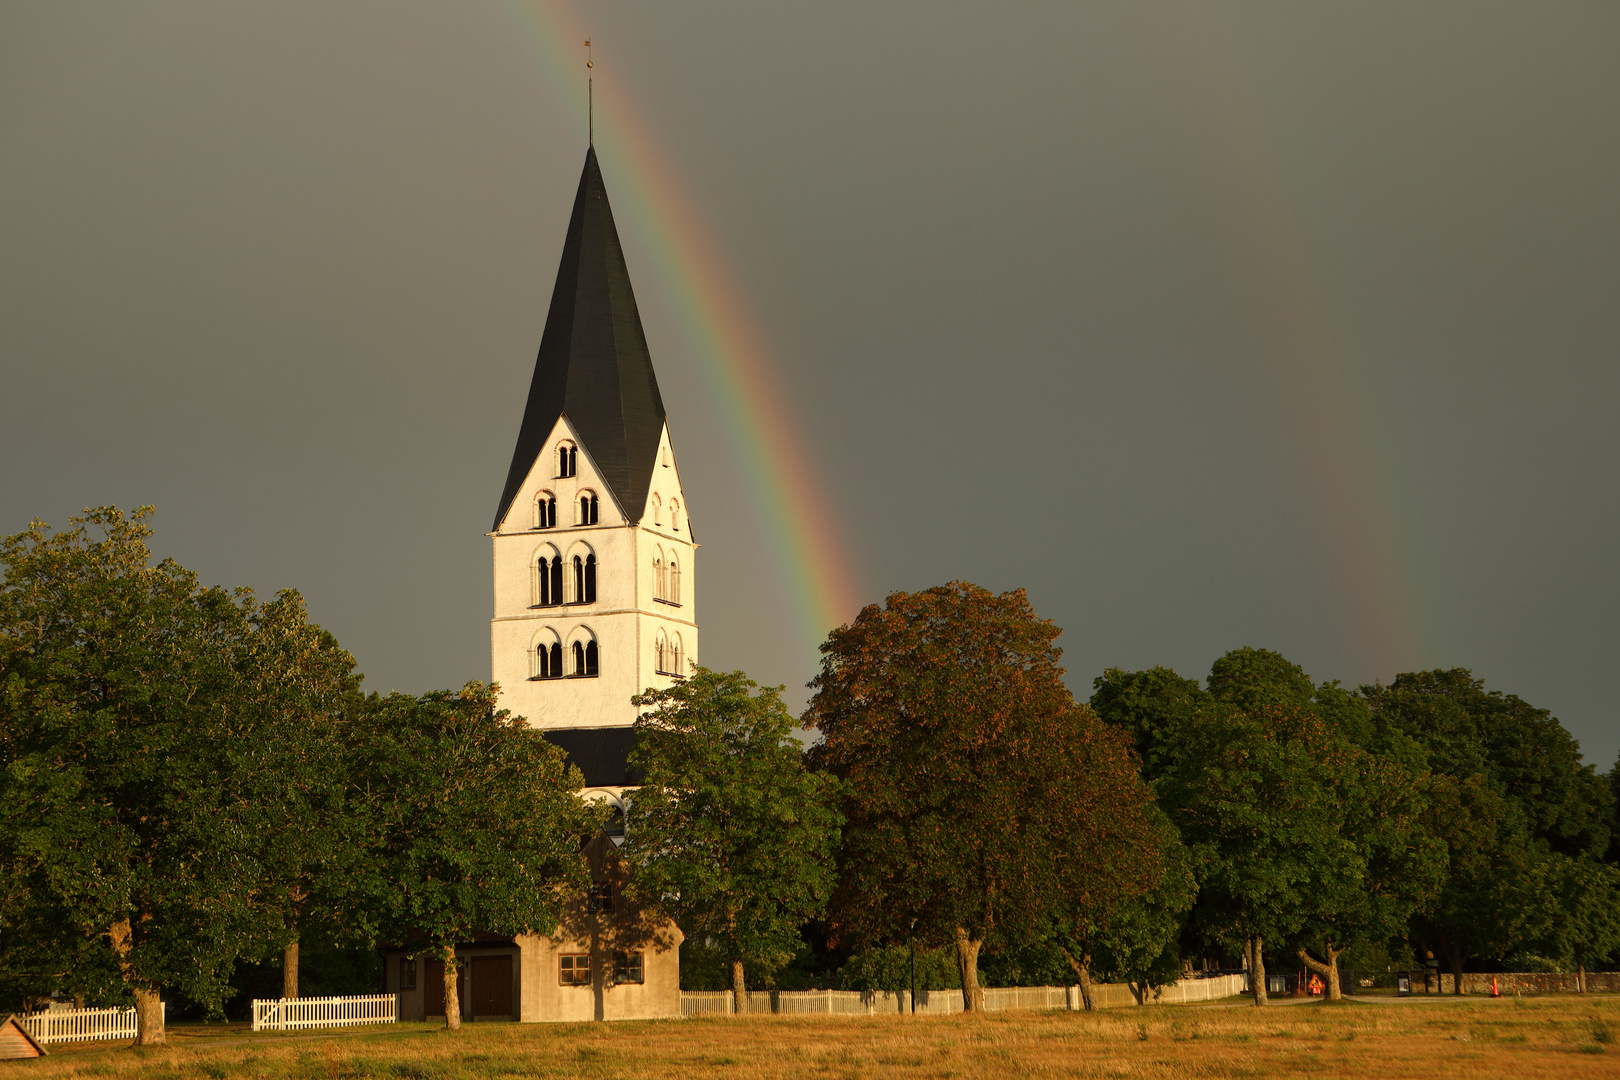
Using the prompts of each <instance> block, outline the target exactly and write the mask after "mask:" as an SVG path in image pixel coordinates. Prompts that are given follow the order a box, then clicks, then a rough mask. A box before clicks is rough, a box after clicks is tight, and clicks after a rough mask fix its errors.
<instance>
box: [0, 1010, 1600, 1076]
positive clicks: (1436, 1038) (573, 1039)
mask: <svg viewBox="0 0 1620 1080" xmlns="http://www.w3.org/2000/svg"><path fill="white" fill-rule="evenodd" d="M170 1036H171V1040H172V1045H171V1046H169V1047H166V1048H161V1049H153V1050H142V1051H136V1050H130V1049H128V1048H127V1047H126V1046H124V1045H123V1044H118V1045H112V1044H103V1045H99V1046H95V1045H86V1044H78V1045H73V1046H59V1047H55V1048H53V1050H52V1053H51V1056H50V1057H48V1058H45V1059H43V1060H34V1061H17V1062H9V1061H8V1062H0V1080H19V1078H22V1077H29V1078H34V1077H40V1078H44V1077H53V1078H66V1077H75V1076H83V1077H128V1078H130V1080H182V1078H191V1077H208V1078H218V1077H227V1076H251V1077H268V1078H283V1077H286V1078H293V1077H298V1078H302V1077H310V1078H319V1080H343V1078H347V1077H387V1078H397V1080H428V1078H440V1077H443V1078H446V1080H454V1078H460V1077H514V1078H517V1077H586V1078H598V1077H600V1078H606V1077H626V1078H636V1080H654V1078H664V1077H671V1078H673V1077H682V1078H687V1077H699V1078H702V1080H752V1078H756V1077H759V1078H764V1077H798V1076H808V1077H836V1078H844V1077H851V1078H853V1077H904V1078H913V1077H915V1078H924V1077H928V1078H934V1077H939V1078H944V1077H997V1078H1001V1077H1023V1076H1031V1077H1048V1076H1050V1077H1069V1076H1074V1077H1117V1076H1128V1077H1135V1076H1142V1077H1240V1076H1242V1077H1249V1076H1255V1077H1259V1076H1282V1075H1287V1076H1301V1075H1313V1076H1314V1075H1321V1076H1349V1075H1357V1076H1365V1077H1368V1078H1370V1080H1384V1078H1401V1077H1414V1078H1417V1077H1421V1078H1423V1080H1436V1078H1440V1077H1466V1078H1468V1080H1477V1078H1481V1077H1498V1076H1500V1077H1516V1078H1524V1080H1540V1078H1547V1080H1552V1078H1560V1080H1562V1078H1565V1077H1589V1076H1591V1077H1596V1076H1615V1077H1620V1045H1616V1040H1617V1039H1620V997H1596V996H1594V997H1586V998H1567V997H1560V998H1550V997H1549V998H1538V999H1515V998H1504V999H1502V1000H1498V1001H1493V1000H1490V999H1473V1000H1469V999H1463V1000H1461V1001H1438V1000H1435V999H1428V1000H1424V999H1421V998H1420V999H1412V1000H1404V1001H1397V1000H1393V999H1388V998H1385V999H1382V1000H1379V999H1372V1000H1363V1001H1356V1002H1347V1003H1345V1004H1342V1005H1335V1006H1328V1005H1323V1004H1321V1003H1319V1002H1309V1003H1298V1004H1296V1003H1286V1004H1280V1005H1275V1006H1273V1007H1271V1008H1268V1009H1255V1008H1252V1007H1247V1006H1244V1005H1241V1004H1236V1003H1233V1004H1225V1005H1223V1004H1215V1005H1200V1006H1165V1007H1153V1008H1146V1009H1140V1010H1135V1009H1114V1010H1109V1011H1106V1012H1100V1013H1093V1014H1090V1015H1087V1014H1085V1013H1065V1012H1049V1013H998V1014H990V1015H988V1016H982V1017H976V1018H967V1017H960V1016H951V1017H918V1018H914V1019H913V1018H905V1017H871V1018H868V1017H788V1016H782V1017H777V1016H751V1017H743V1018H738V1019H732V1018H729V1017H715V1018H705V1019H694V1020H671V1021H645V1022H636V1023H620V1024H611V1025H608V1024H592V1025H583V1024H568V1025H550V1024H523V1025H518V1024H481V1025H476V1026H473V1025H469V1026H468V1027H466V1028H464V1029H462V1031H461V1032H459V1033H457V1034H455V1035H452V1034H450V1033H448V1032H446V1031H445V1030H444V1029H443V1027H442V1026H438V1025H427V1024H400V1025H388V1026H386V1027H378V1028H369V1029H351V1030H349V1031H346V1032H341V1033H319V1034H316V1033H311V1034H303V1035H271V1034H258V1035H255V1034H252V1033H249V1032H247V1031H246V1029H245V1027H244V1026H241V1025H231V1026H226V1025H213V1026H201V1025H199V1026H186V1025H182V1026H176V1027H174V1028H172V1029H171V1031H170Z"/></svg>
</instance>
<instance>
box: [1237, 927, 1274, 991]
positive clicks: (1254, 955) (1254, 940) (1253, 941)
mask: <svg viewBox="0 0 1620 1080" xmlns="http://www.w3.org/2000/svg"><path fill="white" fill-rule="evenodd" d="M1264 945H1265V941H1264V940H1263V939H1262V938H1261V937H1260V935H1259V934H1254V935H1253V936H1251V937H1247V938H1244V939H1243V949H1244V951H1245V952H1246V953H1248V954H1249V990H1250V992H1252V993H1253V994H1254V1003H1255V1005H1257V1006H1259V1005H1264V1004H1266V1003H1267V1002H1268V1001H1270V998H1269V997H1268V996H1267V994H1266V959H1265V956H1264V955H1262V952H1261V950H1262V948H1263V947H1264Z"/></svg>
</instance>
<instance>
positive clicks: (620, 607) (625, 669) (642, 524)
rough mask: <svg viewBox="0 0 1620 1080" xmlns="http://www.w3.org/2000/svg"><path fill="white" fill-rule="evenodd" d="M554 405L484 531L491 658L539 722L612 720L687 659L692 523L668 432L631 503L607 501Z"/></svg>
mask: <svg viewBox="0 0 1620 1080" xmlns="http://www.w3.org/2000/svg"><path fill="white" fill-rule="evenodd" d="M589 451H590V448H589V446H588V445H586V444H585V443H584V441H583V440H582V439H581V437H580V433H579V432H578V431H577V430H576V429H575V428H574V426H573V425H572V424H571V423H570V422H569V420H568V417H567V416H566V415H564V416H561V417H559V418H558V419H557V423H556V425H555V427H554V428H553V430H552V432H551V435H550V437H549V438H548V439H547V440H546V443H545V450H544V452H543V453H541V454H540V456H539V459H538V460H537V461H536V462H535V464H534V466H533V467H532V468H531V469H530V470H529V475H528V476H527V477H525V479H524V481H523V484H522V486H521V487H520V488H519V490H518V492H517V495H516V497H515V498H514V499H513V500H512V504H511V506H510V508H509V509H508V510H507V513H506V515H505V517H504V518H503V520H502V521H501V522H500V524H499V525H497V526H496V529H495V532H494V533H493V534H492V535H493V538H494V541H495V565H494V575H495V616H494V619H493V620H492V621H491V623H490V654H491V655H490V660H491V663H490V666H491V674H492V676H493V678H494V681H496V682H498V683H500V686H501V707H502V708H505V709H510V710H511V711H512V712H513V713H514V714H516V715H520V716H524V717H527V718H528V721H529V723H530V724H531V725H534V726H536V727H540V728H552V729H554V728H593V727H624V726H628V725H629V724H632V723H634V722H635V718H636V709H635V707H634V706H633V705H631V704H630V699H631V697H633V696H634V695H636V694H638V693H640V692H641V691H642V690H644V689H646V688H647V687H650V686H657V687H664V686H668V685H670V684H671V682H672V681H673V680H674V679H676V678H678V677H681V676H684V675H685V674H687V673H688V672H689V671H690V670H691V666H692V664H694V663H695V662H696V659H697V648H698V633H697V604H696V599H697V573H696V568H695V559H694V555H695V554H696V550H697V545H696V543H694V542H693V540H692V524H691V519H690V518H688V517H687V514H686V493H685V492H684V491H683V490H682V489H681V480H680V471H679V469H678V468H677V467H676V465H675V451H674V448H673V447H671V445H670V442H669V428H668V426H667V425H665V427H664V429H663V430H662V431H661V432H660V433H659V441H658V457H657V464H656V465H655V466H654V472H653V475H652V477H651V479H650V482H649V483H648V485H647V488H648V490H647V496H646V499H645V501H644V502H643V503H642V505H640V506H638V507H635V508H633V510H632V509H631V508H626V507H623V506H620V505H619V502H618V500H617V498H616V497H615V496H614V494H613V491H612V488H611V487H610V486H609V485H608V483H607V482H606V480H605V479H604V477H603V475H602V472H601V470H600V469H599V468H598V467H597V465H596V463H595V462H594V461H592V460H591V456H590V452H589Z"/></svg>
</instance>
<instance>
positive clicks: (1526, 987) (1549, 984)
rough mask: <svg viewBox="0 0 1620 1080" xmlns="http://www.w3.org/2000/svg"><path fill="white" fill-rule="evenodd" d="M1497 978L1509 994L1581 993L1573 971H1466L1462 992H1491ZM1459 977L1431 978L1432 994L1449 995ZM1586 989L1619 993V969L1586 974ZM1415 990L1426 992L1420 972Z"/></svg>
mask: <svg viewBox="0 0 1620 1080" xmlns="http://www.w3.org/2000/svg"><path fill="white" fill-rule="evenodd" d="M1492 979H1495V980H1496V986H1497V989H1498V990H1500V991H1501V992H1502V993H1503V994H1504V995H1507V994H1516V993H1517V994H1575V993H1579V992H1580V987H1579V986H1578V985H1577V978H1576V975H1575V973H1574V972H1573V971H1568V972H1556V971H1552V972H1549V971H1534V972H1495V973H1493V972H1477V971H1469V972H1464V973H1463V977H1462V992H1463V993H1465V994H1489V993H1490V992H1491V980H1492ZM1456 985H1457V983H1456V977H1455V976H1453V975H1452V974H1450V973H1449V972H1441V973H1440V975H1439V977H1438V978H1436V977H1435V976H1433V975H1430V977H1429V988H1430V993H1443V994H1450V993H1454V992H1455V991H1456ZM1586 991H1587V993H1589V994H1615V993H1620V972H1615V971H1588V972H1587V973H1586ZM1412 993H1414V994H1421V993H1423V976H1422V973H1421V972H1413V973H1412Z"/></svg>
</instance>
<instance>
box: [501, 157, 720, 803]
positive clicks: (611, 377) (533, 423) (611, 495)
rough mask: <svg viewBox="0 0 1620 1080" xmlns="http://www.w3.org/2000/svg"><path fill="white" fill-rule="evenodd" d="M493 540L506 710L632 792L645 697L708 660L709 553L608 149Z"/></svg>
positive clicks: (583, 207)
mask: <svg viewBox="0 0 1620 1080" xmlns="http://www.w3.org/2000/svg"><path fill="white" fill-rule="evenodd" d="M489 535H490V536H491V538H492V539H493V542H494V549H495V550H494V556H495V561H494V574H495V613H494V618H493V619H492V620H491V622H490V653H491V669H492V671H491V675H492V678H493V679H494V681H495V682H498V683H499V684H500V703H501V707H502V708H506V709H510V710H511V711H512V713H513V714H514V715H519V716H524V717H526V718H527V719H528V722H529V724H530V725H531V726H534V727H537V728H540V729H542V730H544V731H545V732H546V736H547V738H548V739H550V740H551V741H553V742H556V743H558V744H559V745H561V746H562V747H563V748H564V749H565V750H567V751H568V752H569V756H570V758H571V759H573V760H574V762H575V763H576V764H578V765H580V766H581V768H582V769H584V770H585V773H586V783H587V785H589V786H592V787H599V786H600V787H615V788H617V787H622V786H623V785H624V783H625V780H624V776H623V771H624V753H625V752H626V751H627V750H628V748H629V738H630V732H629V726H630V725H631V724H633V723H634V722H635V718H636V708H635V707H634V706H633V705H631V704H630V698H631V696H632V695H634V694H637V693H640V692H641V691H642V690H643V689H645V688H646V687H649V686H657V687H664V686H669V685H671V684H672V683H673V682H674V681H675V680H676V679H680V678H682V677H684V676H685V675H686V674H687V673H688V672H690V670H691V668H692V665H693V664H694V663H695V662H696V660H697V617H696V610H695V608H696V605H695V604H694V603H693V601H694V599H695V597H696V593H697V576H696V574H695V572H694V567H693V554H694V553H695V551H696V549H697V544H696V543H695V542H694V541H693V539H692V523H691V518H690V517H689V516H688V514H687V509H686V495H685V493H684V492H683V491H682V490H681V481H680V470H679V468H678V467H677V466H676V463H675V451H674V448H673V446H672V445H671V443H670V437H669V425H668V423H667V422H666V420H665V416H664V403H663V399H662V398H661V397H660V396H659V393H658V379H657V377H656V376H655V375H654V374H653V366H652V357H651V355H650V354H649V353H648V350H647V339H646V336H645V334H644V333H643V332H642V328H641V316H640V314H639V313H638V312H637V310H636V299H635V294H634V293H633V292H632V291H631V288H630V275H629V272H628V270H627V268H626V266H625V261H624V252H623V250H622V249H621V248H620V246H619V234H618V231H617V230H616V229H615V228H614V224H613V212H612V210H611V209H610V208H609V206H608V198H607V191H606V189H605V188H604V187H603V184H602V173H601V169H600V167H599V166H598V164H597V160H596V151H595V149H594V148H593V149H591V150H588V151H587V152H586V154H585V170H584V173H583V175H581V177H580V180H579V192H578V194H577V195H575V197H574V210H573V216H572V217H571V218H570V219H569V222H568V234H567V238H566V239H565V240H564V242H563V253H562V263H561V265H560V266H559V267H558V270H557V284H556V287H555V289H554V290H553V292H552V294H551V309H550V311H549V312H548V314H547V316H546V328H545V332H544V334H543V335H542V336H541V339H540V355H539V358H538V359H537V361H536V362H535V368H534V380H533V382H532V383H531V384H530V386H529V400H528V406H527V408H526V409H525V410H524V413H523V426H522V428H521V429H520V430H519V432H518V439H517V449H516V450H515V451H514V452H513V454H512V466H511V469H510V470H509V471H508V473H507V476H506V486H505V489H504V490H503V491H502V492H501V501H500V506H499V508H498V509H497V510H496V512H495V525H494V529H493V531H492V532H491V533H490V534H489Z"/></svg>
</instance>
